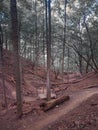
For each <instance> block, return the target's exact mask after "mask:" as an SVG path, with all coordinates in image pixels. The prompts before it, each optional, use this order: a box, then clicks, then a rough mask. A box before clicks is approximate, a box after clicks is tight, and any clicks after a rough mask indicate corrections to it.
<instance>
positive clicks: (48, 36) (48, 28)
mask: <svg viewBox="0 0 98 130" xmlns="http://www.w3.org/2000/svg"><path fill="white" fill-rule="evenodd" d="M45 2H46V41H47V99H48V100H50V99H51V90H50V89H51V87H50V86H51V85H50V69H51V0H48V3H47V0H46V1H45ZM47 16H48V19H47Z"/></svg>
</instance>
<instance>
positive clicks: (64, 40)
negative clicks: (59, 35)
mask: <svg viewBox="0 0 98 130" xmlns="http://www.w3.org/2000/svg"><path fill="white" fill-rule="evenodd" d="M64 6H65V7H64V10H65V12H64V39H63V55H62V80H63V76H64V58H65V43H66V6H67V0H65V5H64Z"/></svg>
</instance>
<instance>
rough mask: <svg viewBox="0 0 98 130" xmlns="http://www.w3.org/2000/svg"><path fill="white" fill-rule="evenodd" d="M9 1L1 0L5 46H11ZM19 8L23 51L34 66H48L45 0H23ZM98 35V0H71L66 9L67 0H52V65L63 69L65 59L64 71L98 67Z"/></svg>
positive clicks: (58, 69)
mask: <svg viewBox="0 0 98 130" xmlns="http://www.w3.org/2000/svg"><path fill="white" fill-rule="evenodd" d="M9 4H10V2H9V0H1V4H0V24H1V26H2V30H3V37H4V45H3V46H4V48H6V49H9V50H12V44H11V18H10V5H9ZM17 9H18V21H19V41H20V44H19V45H20V55H21V56H23V57H25V58H28V59H30V60H32V61H33V63H34V65H35V66H36V64H39V65H44V66H46V65H47V64H46V60H47V54H46V53H47V52H46V51H47V49H46V46H47V45H46V44H47V40H46V31H47V29H46V25H45V24H46V17H45V1H43V0H28V1H26V0H23V1H22V0H20V1H18V3H17ZM65 13H66V14H65ZM65 15H66V16H65ZM65 17H66V21H65ZM65 22H66V23H65ZM64 30H65V32H64ZM97 35H98V2H97V0H68V1H67V3H66V12H65V1H64V0H60V1H59V0H52V1H51V69H53V70H54V71H57V72H58V71H60V72H62V63H63V64H64V71H65V72H66V71H78V72H80V73H87V72H88V71H91V70H96V69H98V53H97V51H98V36H97ZM64 40H65V41H64ZM64 42H65V43H64ZM64 46H65V47H64ZM63 53H64V57H63ZM63 60H64V61H63Z"/></svg>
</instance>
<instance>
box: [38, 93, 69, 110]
mask: <svg viewBox="0 0 98 130" xmlns="http://www.w3.org/2000/svg"><path fill="white" fill-rule="evenodd" d="M68 100H69V96H66V95H63V96H61V97H59V98H57V99H53V100H51V101H48V102H44V103H41V104H40V108H41V109H42V110H43V111H44V112H46V111H48V110H50V109H51V108H53V107H55V106H56V105H59V104H61V103H63V102H64V101H68Z"/></svg>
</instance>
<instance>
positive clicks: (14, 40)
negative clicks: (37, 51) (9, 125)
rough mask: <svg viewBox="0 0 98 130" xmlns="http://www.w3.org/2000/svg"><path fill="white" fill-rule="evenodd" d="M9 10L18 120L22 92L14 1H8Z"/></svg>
mask: <svg viewBox="0 0 98 130" xmlns="http://www.w3.org/2000/svg"><path fill="white" fill-rule="evenodd" d="M10 8H11V22H12V43H13V49H14V56H15V61H14V67H15V80H16V99H17V115H18V118H20V117H21V116H22V96H21V94H22V92H21V91H22V90H21V76H20V56H19V29H18V19H17V7H16V0H10Z"/></svg>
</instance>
